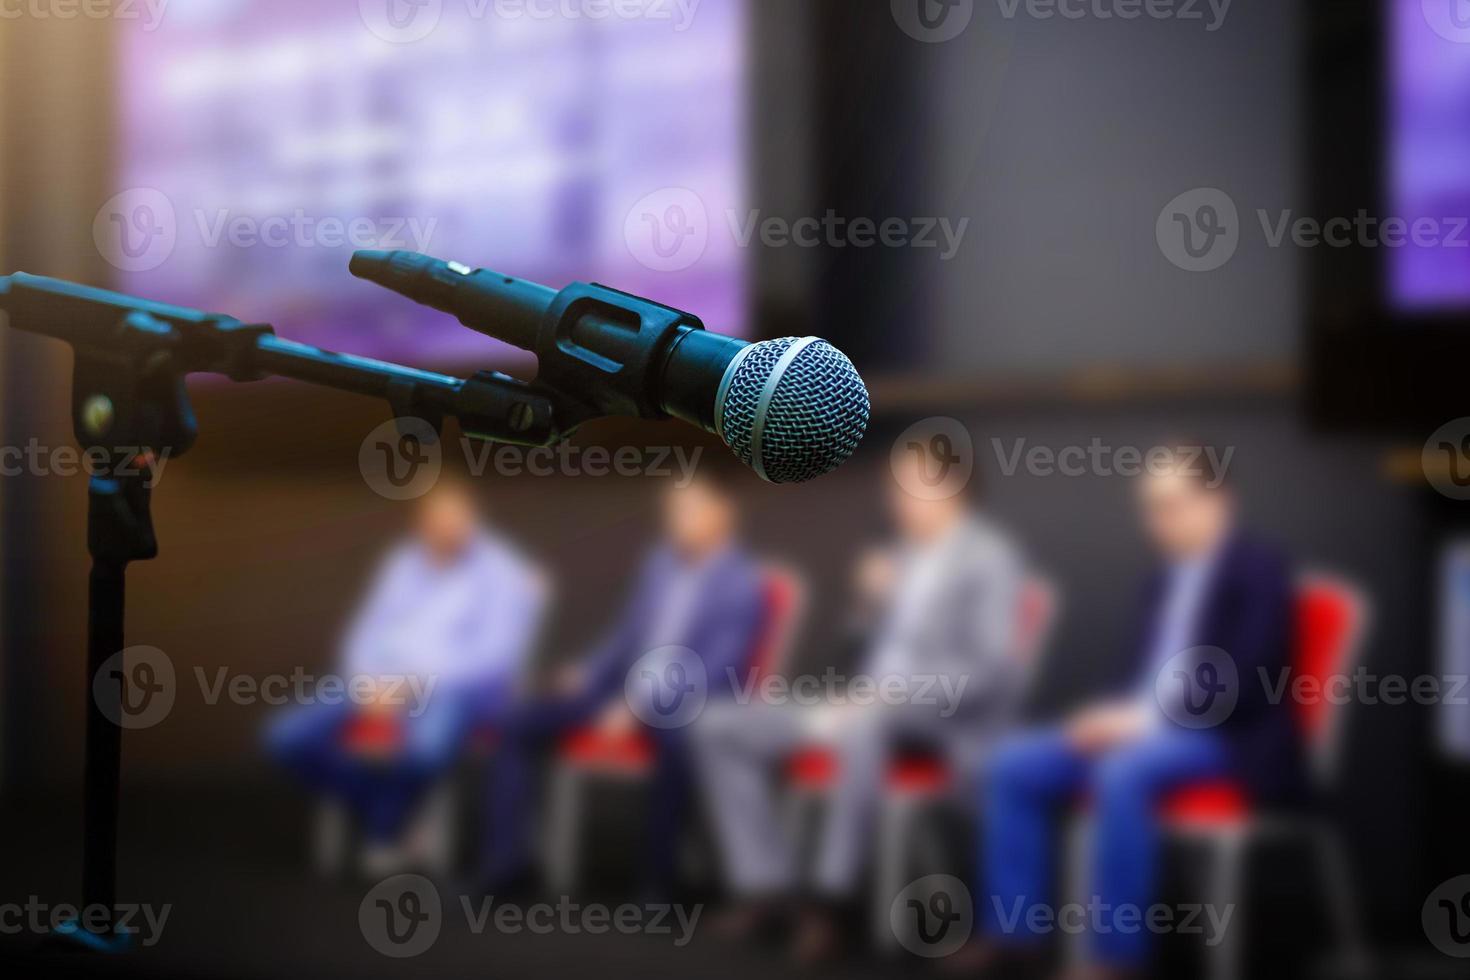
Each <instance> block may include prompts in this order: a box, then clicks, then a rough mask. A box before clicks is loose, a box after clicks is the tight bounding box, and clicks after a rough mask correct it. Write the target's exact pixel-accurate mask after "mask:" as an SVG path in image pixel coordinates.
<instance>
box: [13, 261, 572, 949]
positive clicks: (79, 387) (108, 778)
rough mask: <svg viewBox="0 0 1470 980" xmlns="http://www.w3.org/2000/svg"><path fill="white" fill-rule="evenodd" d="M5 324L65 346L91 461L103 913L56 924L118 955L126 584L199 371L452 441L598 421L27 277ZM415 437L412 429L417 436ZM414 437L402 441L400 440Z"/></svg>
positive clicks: (514, 392) (479, 384) (213, 319)
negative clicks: (296, 392) (379, 401)
mask: <svg viewBox="0 0 1470 980" xmlns="http://www.w3.org/2000/svg"><path fill="white" fill-rule="evenodd" d="M0 311H3V312H4V313H5V314H6V317H7V319H8V321H9V324H10V326H12V327H14V328H16V329H18V330H24V331H27V332H30V333H37V334H43V335H45V336H49V337H55V338H57V339H59V340H64V341H66V342H67V343H69V344H70V345H71V346H72V348H73V351H74V353H75V358H74V362H73V366H72V392H71V408H72V427H73V430H74V432H75V434H76V438H77V441H78V443H80V445H81V447H82V449H83V451H84V454H85V456H86V458H87V460H88V462H89V464H90V466H91V467H93V471H92V474H91V478H90V480H89V481H88V485H87V497H88V507H87V551H88V554H89V555H90V556H91V558H92V569H91V575H90V580H89V586H88V593H87V595H88V606H87V671H86V678H87V692H88V697H87V709H86V718H87V722H86V740H85V763H84V765H85V770H84V775H83V787H84V792H83V847H82V892H83V904H82V907H83V908H85V909H88V910H91V909H93V908H100V909H104V910H106V914H105V915H104V916H103V917H102V921H100V922H96V921H94V919H93V917H92V915H91V914H90V912H89V915H88V916H87V918H86V919H85V920H83V919H82V918H80V917H79V918H78V919H76V920H73V921H72V922H71V923H70V924H69V926H68V927H67V928H64V929H62V930H59V931H60V932H62V934H63V935H64V936H66V937H69V938H70V939H72V940H75V941H76V942H78V943H80V944H81V945H82V946H84V947H86V948H91V949H117V948H121V947H124V946H126V945H127V943H128V935H127V934H126V933H123V932H121V931H119V930H118V929H117V928H116V923H115V922H114V921H113V916H114V912H115V910H116V903H115V892H116V878H117V873H116V868H117V820H118V783H119V770H120V764H121V759H122V729H123V721H124V716H123V709H122V698H123V684H124V683H125V681H124V680H123V678H124V676H125V675H124V672H123V671H122V670H120V669H119V667H120V664H119V663H118V661H117V660H116V659H115V658H116V656H117V655H118V654H119V653H120V651H122V650H123V649H124V631H123V619H124V616H123V613H124V592H125V589H124V585H125V578H126V569H127V565H128V563H129V562H133V561H146V560H148V559H151V558H153V557H155V556H156V555H157V554H158V543H157V539H156V537H155V536H154V531H153V520H152V512H151V508H150V499H151V491H152V487H151V485H150V483H149V481H148V477H147V474H148V472H149V470H148V468H147V467H146V466H140V465H138V464H139V463H140V461H142V460H144V459H146V457H148V456H149V455H155V456H156V455H158V454H162V453H167V454H168V455H170V456H177V455H179V454H181V453H183V452H185V451H186V450H188V449H189V447H190V446H192V445H193V443H194V440H195V437H196V436H197V434H198V427H197V424H196V423H195V420H194V412H193V409H192V407H191V406H190V404H189V397H188V391H187V389H186V387H185V385H184V379H185V377H186V376H187V375H189V374H192V373H196V372H211V373H218V374H223V375H225V376H226V377H228V378H230V379H231V380H233V381H240V382H244V381H256V380H260V379H262V378H264V377H266V376H268V375H279V376H282V377H287V378H294V379H296V380H299V381H305V382H308V383H310V384H315V385H321V386H323V387H327V388H336V389H339V390H342V391H350V392H355V393H357V394H362V395H372V396H376V397H381V398H384V399H386V400H387V401H388V403H389V405H390V406H391V407H392V409H393V412H394V415H395V416H396V417H399V418H406V417H413V418H419V419H423V420H424V421H426V422H428V423H429V424H430V425H432V426H433V429H434V432H435V433H440V432H441V431H442V424H443V420H444V418H445V417H446V416H454V417H455V418H457V419H458V420H459V422H460V426H461V428H462V429H463V430H464V432H465V433H466V434H467V435H470V436H474V437H477V438H482V439H489V440H495V441H501V442H514V443H519V444H523V445H548V444H550V443H554V442H556V441H559V440H560V439H563V438H565V437H566V436H567V435H569V434H570V433H571V432H572V431H573V430H574V429H575V428H576V427H577V426H578V425H580V424H581V423H582V422H584V421H586V420H587V419H589V418H592V417H595V416H596V415H599V414H601V413H600V412H599V411H597V410H596V409H595V408H593V407H591V406H587V405H584V404H582V403H580V402H579V401H577V400H576V399H573V398H571V397H569V396H567V395H565V394H563V393H560V392H557V391H554V390H552V389H549V388H547V387H545V386H543V385H538V384H534V383H526V382H523V381H519V380H517V379H515V378H512V377H509V376H507V375H504V374H500V373H498V372H494V371H482V372H480V373H478V374H475V375H473V376H472V377H469V378H456V377H452V376H449V375H444V374H437V373H434V372H431V371H421V370H418V369H415V368H409V367H403V366H400V365H397V364H390V363H387V362H384V361H377V360H373V359H370V358H365V357H357V356H354V355H351V354H338V353H334V352H331V351H325V350H321V349H319V348H316V347H311V346H308V345H306V344H300V343H296V342H294V341H290V340H286V339H284V338H281V337H277V336H276V335H275V332H274V330H273V329H272V328H271V327H270V326H267V325H265V324H255V323H244V322H241V321H240V320H237V319H235V318H234V317H229V316H223V315H220V314H214V313H203V312H200V311H198V310H191V309H186V308H184V307H177V306H169V305H167V304H164V303H155V302H151V301H149V300H142V299H137V298H134V297H131V296H125V295H123V294H121V293H115V292H109V291H107V290H103V289H96V288H93V287H90V286H83V285H79V284H76V283H71V282H66V281H64V280H60V279H52V278H48V277H45V276H33V275H29V274H27V273H23V272H18V273H15V274H13V275H10V276H0ZM415 428H417V427H415ZM406 434H407V433H405V435H406Z"/></svg>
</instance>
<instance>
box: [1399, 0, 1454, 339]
mask: <svg viewBox="0 0 1470 980" xmlns="http://www.w3.org/2000/svg"><path fill="white" fill-rule="evenodd" d="M1390 10H1391V14H1390V16H1391V17H1392V19H1393V23H1392V24H1391V26H1390V27H1391V29H1390V31H1389V37H1390V41H1389V43H1390V45H1391V47H1390V52H1389V70H1390V96H1389V102H1388V105H1389V110H1390V120H1389V126H1390V137H1389V139H1390V149H1389V181H1390V187H1389V199H1390V200H1389V208H1390V214H1391V215H1392V216H1394V217H1398V218H1401V219H1403V220H1404V221H1405V222H1406V223H1407V225H1408V226H1410V227H1412V226H1413V223H1414V222H1415V221H1416V220H1419V219H1424V218H1428V219H1431V220H1432V221H1433V222H1434V224H1435V226H1436V227H1438V228H1439V232H1438V236H1437V237H1438V240H1437V241H1435V242H1433V243H1432V244H1431V243H1429V242H1428V241H1427V240H1426V241H1420V242H1417V243H1416V242H1415V241H1413V240H1406V241H1404V243H1403V244H1402V245H1401V246H1399V247H1396V248H1390V249H1386V251H1387V253H1388V254H1387V256H1386V259H1387V269H1388V292H1389V297H1390V302H1391V303H1392V304H1393V305H1394V306H1396V307H1397V308H1399V309H1403V310H1411V311H1412V310H1420V311H1428V310H1435V309H1452V308H1458V307H1466V306H1470V247H1466V246H1465V242H1466V241H1467V240H1470V231H1466V230H1465V229H1464V227H1463V225H1462V224H1461V221H1463V219H1464V218H1465V217H1466V216H1470V2H1466V0H1395V2H1394V4H1393V5H1392V7H1391V8H1390ZM1456 228H1459V231H1458V232H1456ZM1456 243H1458V244H1456Z"/></svg>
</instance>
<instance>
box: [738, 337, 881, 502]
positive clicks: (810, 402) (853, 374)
mask: <svg viewBox="0 0 1470 980" xmlns="http://www.w3.org/2000/svg"><path fill="white" fill-rule="evenodd" d="M800 340H801V338H798V337H783V338H782V339H780V340H767V341H763V342H762V343H759V344H756V345H754V346H753V347H751V348H750V349H749V351H748V353H747V354H746V355H745V357H744V359H743V360H741V361H740V363H739V364H737V365H736V367H735V372H734V375H733V377H731V378H730V381H729V387H728V389H727V391H726V393H725V398H724V403H723V405H722V406H720V432H721V433H722V435H723V436H724V439H725V442H726V444H728V445H729V447H730V448H731V449H732V450H733V451H734V452H735V455H736V456H738V457H739V458H740V460H741V461H742V462H744V463H745V464H746V465H748V466H754V467H756V469H757V470H758V471H759V472H761V473H762V475H763V476H764V477H765V478H766V479H767V480H769V481H770V482H772V483H799V482H801V481H803V480H810V479H813V478H815V477H818V476H821V475H822V474H823V473H827V472H830V471H831V470H834V469H836V468H837V467H838V466H839V465H840V464H841V463H842V462H843V460H845V459H847V457H849V456H851V455H852V453H853V451H854V450H856V449H857V447H858V443H859V442H861V441H862V438H863V432H864V431H866V429H867V427H868V411H869V404H868V389H867V387H866V386H865V385H864V384H863V379H862V378H861V377H860V376H859V375H858V372H857V368H855V367H853V365H852V362H851V361H849V360H848V359H847V355H846V354H844V353H842V351H840V350H838V349H837V348H835V347H833V346H832V345H831V344H829V343H827V342H826V341H825V340H816V341H813V342H812V343H810V344H808V345H807V346H806V347H804V348H802V349H801V351H800V352H799V353H798V354H797V355H796V359H795V360H794V361H792V362H791V363H790V364H789V365H787V367H786V369H785V370H784V372H782V374H781V375H780V377H779V378H777V379H776V386H775V391H774V392H773V393H772V395H771V399H770V404H769V405H768V406H767V407H766V410H765V412H764V413H763V416H762V413H761V412H760V404H761V400H762V397H763V396H764V395H765V393H766V388H767V386H768V382H769V381H770V380H771V377H772V375H773V374H774V373H775V371H776V368H777V365H778V364H779V362H780V361H781V358H782V357H783V356H784V355H785V354H786V353H787V352H788V351H789V350H790V349H791V348H792V346H793V345H795V344H797V343H799V342H800ZM758 423H761V424H760V425H759V428H760V430H761V432H760V440H759V442H760V445H759V453H760V458H759V459H756V458H755V455H756V450H757V447H756V445H755V443H756V438H755V436H756V430H757V427H758Z"/></svg>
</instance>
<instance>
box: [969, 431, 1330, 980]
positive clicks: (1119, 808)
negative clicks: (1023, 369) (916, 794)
mask: <svg viewBox="0 0 1470 980" xmlns="http://www.w3.org/2000/svg"><path fill="white" fill-rule="evenodd" d="M1211 458H1214V457H1211ZM1223 478H1224V473H1223V471H1217V468H1215V467H1212V466H1211V464H1210V463H1209V462H1207V461H1206V459H1205V458H1204V457H1201V456H1199V455H1198V454H1197V453H1196V451H1195V449H1194V448H1193V447H1179V448H1176V449H1174V450H1173V452H1172V453H1171V455H1170V459H1169V462H1168V465H1166V466H1159V467H1155V468H1153V469H1152V470H1151V472H1149V473H1148V474H1146V475H1143V476H1141V477H1139V483H1138V500H1139V503H1140V506H1141V512H1142V521H1143V526H1144V530H1145V531H1146V533H1147V537H1148V538H1149V540H1150V541H1151V542H1152V545H1153V548H1154V550H1155V551H1156V552H1157V553H1158V556H1159V559H1160V567H1159V568H1158V570H1157V571H1156V572H1155V573H1154V574H1152V575H1151V576H1150V577H1149V579H1148V581H1147V584H1146V587H1145V589H1144V593H1143V603H1142V610H1141V612H1142V616H1141V617H1140V619H1141V622H1140V623H1139V627H1140V628H1139V632H1138V637H1137V642H1136V645H1135V647H1134V649H1135V651H1136V658H1137V662H1138V665H1139V666H1138V668H1137V670H1136V672H1135V675H1134V677H1133V680H1132V682H1131V684H1130V685H1129V686H1128V687H1127V688H1125V689H1124V690H1123V691H1121V692H1120V693H1119V694H1118V695H1117V696H1114V697H1111V698H1108V699H1102V700H1099V701H1098V702H1096V703H1094V704H1092V705H1089V706H1087V707H1085V708H1083V709H1082V710H1080V711H1078V712H1076V713H1075V714H1074V715H1072V717H1070V718H1069V719H1067V720H1066V721H1065V722H1064V723H1063V724H1061V725H1060V726H1059V727H1057V728H1053V729H1046V730H1041V731H1036V732H1032V733H1029V734H1024V735H1017V736H1014V737H1013V739H1008V740H1007V741H1006V742H1005V743H1003V744H1002V745H1001V746H999V747H998V748H997V750H996V753H995V756H994V758H993V760H992V765H991V768H990V770H989V778H988V781H987V784H986V786H985V788H984V789H983V791H982V809H983V817H984V825H983V831H982V834H983V840H982V855H983V856H982V871H983V880H984V882H985V885H984V888H983V889H982V895H983V900H982V901H981V902H980V904H981V906H982V909H981V910H980V913H979V914H977V920H978V921H979V924H980V927H981V934H982V935H983V936H984V939H983V940H982V941H980V942H979V943H977V944H976V945H975V946H973V947H971V949H970V950H968V951H966V952H965V953H962V954H960V958H961V959H960V962H961V963H963V964H965V965H968V966H974V967H977V968H978V967H981V966H988V967H989V968H990V969H991V970H993V971H994V973H993V975H995V976H1007V977H1009V976H1023V975H1027V974H1029V973H1034V972H1035V971H1037V970H1039V969H1040V964H1041V949H1040V946H1041V943H1042V941H1043V937H1041V936H1037V935H1032V934H1031V933H1030V932H1029V931H1028V928H1027V922H1028V920H1027V917H1026V916H1025V915H1022V916H1021V917H1020V918H1019V919H1014V920H1012V919H1004V920H1003V917H1008V916H1009V915H1010V912H1009V910H1011V909H1014V908H1015V907H1016V906H1017V905H1020V906H1021V907H1023V908H1029V907H1030V906H1032V905H1036V904H1042V903H1046V902H1047V896H1048V895H1049V894H1050V892H1051V884H1052V881H1053V862H1054V855H1055V854H1056V851H1057V848H1058V843H1059V842H1058V841H1057V839H1056V836H1055V830H1056V826H1057V817H1058V815H1059V814H1060V813H1062V812H1064V811H1066V810H1067V809H1068V808H1070V807H1073V806H1076V805H1077V801H1078V800H1079V798H1081V797H1084V796H1085V797H1087V798H1090V800H1091V804H1090V805H1091V806H1092V808H1093V810H1094V812H1095V821H1096V822H1095V832H1094V834H1093V835H1092V838H1091V846H1092V848H1093V850H1092V854H1091V856H1090V862H1091V863H1090V865H1089V872H1090V875H1091V878H1090V888H1089V891H1088V893H1087V894H1088V897H1089V899H1090V900H1093V901H1096V902H1097V903H1098V907H1099V908H1111V909H1119V908H1133V909H1139V910H1144V911H1145V912H1146V910H1147V909H1148V908H1149V906H1150V905H1151V903H1153V902H1154V901H1155V900H1156V895H1157V890H1156V889H1157V881H1158V863H1159V828H1158V824H1157V822H1156V819H1155V808H1156V805H1157V804H1158V802H1159V801H1160V799H1161V798H1162V797H1163V796H1164V795H1165V794H1167V793H1169V792H1170V791H1171V790H1173V789H1176V788H1178V787H1181V786H1183V785H1186V784H1189V783H1192V782H1196V781H1199V780H1209V779H1217V778H1230V779H1238V780H1241V781H1242V782H1243V783H1244V784H1245V785H1246V786H1247V787H1248V788H1249V789H1250V791H1251V792H1252V794H1253V796H1254V797H1255V798H1256V799H1260V800H1264V801H1271V800H1275V801H1283V802H1284V801H1287V800H1289V799H1290V798H1291V797H1293V796H1295V795H1296V794H1297V793H1298V791H1299V788H1300V787H1301V786H1302V784H1303V776H1304V772H1303V769H1302V757H1301V755H1300V752H1301V747H1300V745H1299V744H1298V741H1297V736H1296V732H1295V729H1294V725H1293V720H1292V716H1291V710H1290V706H1289V705H1284V704H1281V705H1272V704H1271V703H1269V700H1268V698H1267V696H1266V692H1265V690H1264V686H1263V685H1261V684H1258V683H1254V679H1255V678H1256V677H1257V676H1258V671H1266V672H1270V673H1271V674H1272V675H1274V674H1275V672H1276V671H1278V670H1280V669H1283V668H1285V667H1287V666H1288V664H1289V661H1288V657H1289V656H1290V648H1291V635H1292V576H1291V572H1290V570H1289V569H1288V566H1287V562H1286V560H1285V558H1284V557H1283V556H1282V554H1281V553H1280V552H1279V551H1277V550H1276V549H1275V548H1274V547H1272V546H1270V545H1268V544H1266V543H1264V542H1262V541H1260V540H1258V539H1257V538H1255V537H1253V536H1251V535H1250V534H1248V533H1247V532H1245V531H1244V530H1242V529H1241V528H1240V527H1239V525H1238V521H1237V518H1236V508H1235V500H1234V498H1233V496H1232V493H1231V491H1230V489H1229V488H1228V487H1227V486H1225V485H1224V479H1223ZM1200 647H1215V648H1218V649H1219V650H1223V651H1225V652H1226V653H1227V654H1228V655H1229V656H1230V657H1231V658H1233V660H1234V663H1235V667H1236V669H1237V675H1238V677H1239V681H1240V682H1239V684H1237V685H1234V686H1237V687H1238V688H1239V700H1238V703H1237V704H1236V706H1235V708H1234V710H1233V712H1231V713H1229V714H1228V717H1224V718H1220V719H1216V718H1214V717H1211V716H1209V715H1206V714H1201V713H1200V712H1201V711H1207V710H1208V709H1209V706H1210V705H1211V704H1213V702H1212V701H1211V700H1209V698H1202V697H1201V692H1197V691H1195V690H1194V689H1193V686H1197V685H1198V684H1200V683H1206V682H1208V683H1211V684H1214V683H1216V682H1215V681H1213V680H1207V677H1208V675H1206V674H1203V673H1196V670H1203V669H1204V665H1205V663H1206V661H1204V660H1202V659H1201V658H1202V657H1204V656H1206V654H1205V653H1204V652H1203V651H1200V650H1197V649H1196V648H1200ZM1166 672H1167V673H1166ZM1214 676H1215V677H1217V678H1218V677H1219V676H1221V675H1220V674H1219V673H1218V668H1217V667H1216V670H1215V675H1214ZM1225 676H1228V675H1225ZM1222 704H1224V705H1228V701H1226V702H1222ZM1202 706H1203V707H1202ZM1196 716H1197V717H1196ZM1179 719H1185V720H1187V721H1189V722H1190V725H1188V726H1187V725H1186V724H1183V723H1181V722H1180V720H1179ZM1195 726H1200V727H1195ZM1003 922H1008V923H1009V925H1008V926H1007V925H1006V924H1003ZM1088 939H1089V949H1088V954H1089V955H1088V962H1087V963H1086V964H1085V965H1083V966H1081V967H1080V968H1078V969H1076V970H1074V971H1073V972H1072V973H1071V974H1069V975H1070V976H1073V977H1088V978H1099V980H1100V978H1122V977H1132V976H1137V975H1140V974H1141V973H1142V972H1143V971H1144V970H1146V968H1147V967H1148V965H1149V958H1150V956H1151V953H1152V936H1151V935H1150V933H1149V932H1148V931H1147V930H1146V929H1134V930H1124V929H1121V928H1109V929H1105V930H1104V929H1099V930H1098V931H1097V933H1096V934H1094V935H1092V936H1089V937H1088ZM982 972H983V971H982Z"/></svg>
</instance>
